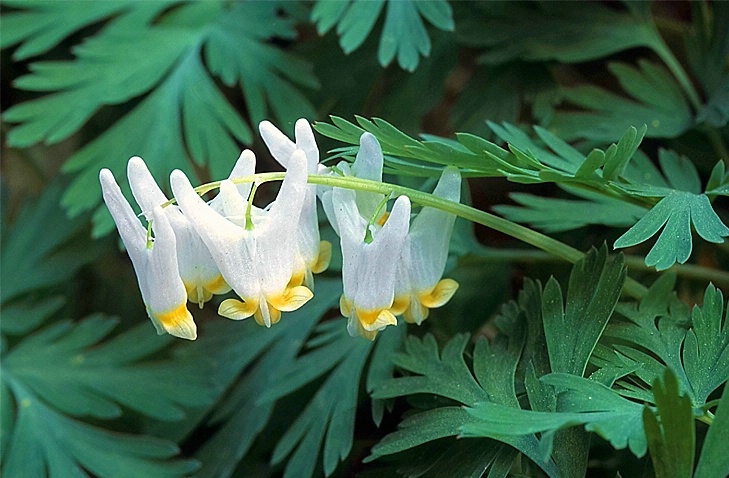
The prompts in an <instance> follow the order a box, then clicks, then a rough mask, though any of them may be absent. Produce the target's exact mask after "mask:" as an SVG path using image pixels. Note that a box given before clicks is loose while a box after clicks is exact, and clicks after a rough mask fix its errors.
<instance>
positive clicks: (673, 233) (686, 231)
mask: <svg viewBox="0 0 729 478" xmlns="http://www.w3.org/2000/svg"><path fill="white" fill-rule="evenodd" d="M691 224H693V226H694V228H695V229H696V232H698V233H699V235H700V236H701V237H702V238H703V239H704V240H706V241H708V242H714V243H721V242H724V239H723V238H724V237H725V236H729V228H728V227H726V226H725V225H724V223H723V222H722V221H721V219H719V216H717V215H716V212H715V211H714V209H713V208H712V206H711V202H709V198H708V197H707V196H706V195H705V194H693V193H690V192H684V191H673V192H671V193H670V194H668V195H667V196H666V197H664V198H663V199H661V200H660V201H659V202H658V204H656V205H655V206H654V207H653V209H651V210H650V211H648V212H647V213H646V215H645V216H643V218H641V220H640V221H638V222H637V223H636V224H635V225H634V226H633V227H631V228H630V229H628V231H627V232H625V234H623V235H622V236H620V237H619V238H618V239H617V240H616V241H615V244H614V247H615V248H616V249H617V248H623V247H630V246H634V245H636V244H640V243H641V242H644V241H646V240H648V239H649V238H651V237H652V236H653V235H654V234H656V233H657V232H658V230H659V229H661V228H662V227H664V225H665V227H664V229H663V232H662V233H661V235H660V236H659V237H658V240H657V241H656V243H655V245H654V246H653V248H652V249H651V251H650V252H649V253H648V255H647V256H646V258H645V263H646V265H649V266H655V267H656V269H657V270H663V269H668V268H669V267H671V266H672V265H673V264H675V263H676V262H679V263H681V264H683V263H684V262H686V261H687V260H688V258H689V256H690V255H691V248H692V241H691Z"/></svg>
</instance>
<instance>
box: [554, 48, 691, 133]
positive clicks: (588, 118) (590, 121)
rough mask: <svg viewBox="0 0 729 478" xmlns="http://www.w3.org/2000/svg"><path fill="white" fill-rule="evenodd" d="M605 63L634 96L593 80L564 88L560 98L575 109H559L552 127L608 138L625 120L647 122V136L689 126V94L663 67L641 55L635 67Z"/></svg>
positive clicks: (676, 130) (630, 122)
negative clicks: (616, 91) (684, 91)
mask: <svg viewBox="0 0 729 478" xmlns="http://www.w3.org/2000/svg"><path fill="white" fill-rule="evenodd" d="M608 69H609V70H610V73H612V74H613V75H614V76H615V77H616V79H617V81H618V83H619V84H620V86H621V87H622V88H623V89H624V90H625V91H626V92H627V93H628V94H629V95H630V96H631V97H632V98H631V99H627V98H624V97H622V96H620V95H617V94H615V93H612V92H610V91H608V90H606V89H604V88H600V87H597V86H593V85H582V86H576V87H574V88H563V89H562V90H561V91H560V95H561V97H562V100H563V101H564V102H566V103H567V104H569V105H570V106H571V108H570V109H571V110H575V109H577V111H570V109H566V110H564V111H559V112H557V114H556V115H555V116H554V120H553V121H552V122H551V123H550V125H549V126H550V129H551V130H552V131H553V132H554V133H556V134H557V135H559V136H560V137H562V138H563V139H565V140H567V141H570V140H574V139H578V138H591V139H595V140H598V141H611V140H612V139H613V138H615V137H617V136H618V135H620V133H621V132H623V131H625V128H627V127H629V126H632V125H635V124H646V125H648V129H647V131H646V135H647V136H648V137H649V138H651V137H661V138H675V137H676V136H679V135H680V134H682V133H683V132H685V131H686V130H688V129H689V128H691V127H692V126H693V115H692V112H691V108H690V106H689V103H688V100H687V99H686V97H685V95H684V94H683V91H682V90H681V87H680V86H679V85H678V84H677V83H676V80H674V78H673V76H671V74H670V73H669V72H668V71H667V70H666V69H665V68H663V67H661V66H659V65H657V64H655V63H651V62H648V61H646V60H641V61H639V62H638V68H634V67H632V66H630V65H626V64H623V63H609V64H608ZM586 125H590V126H587V127H586Z"/></svg>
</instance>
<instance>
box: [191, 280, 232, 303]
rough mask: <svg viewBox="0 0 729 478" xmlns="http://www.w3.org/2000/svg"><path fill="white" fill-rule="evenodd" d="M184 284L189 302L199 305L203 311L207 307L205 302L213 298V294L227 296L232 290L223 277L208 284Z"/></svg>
mask: <svg viewBox="0 0 729 478" xmlns="http://www.w3.org/2000/svg"><path fill="white" fill-rule="evenodd" d="M184 284H185V290H186V291H187V300H189V301H190V302H192V303H193V304H197V305H198V306H199V307H200V308H201V309H202V308H203V306H204V305H205V302H207V301H209V300H210V299H212V298H213V294H218V295H219V294H225V293H226V292H228V291H229V290H230V286H229V285H228V284H227V283H226V282H225V279H223V276H221V275H219V276H218V277H216V278H215V279H213V280H211V281H210V282H208V283H206V284H196V283H191V284H190V283H187V282H185V283H184Z"/></svg>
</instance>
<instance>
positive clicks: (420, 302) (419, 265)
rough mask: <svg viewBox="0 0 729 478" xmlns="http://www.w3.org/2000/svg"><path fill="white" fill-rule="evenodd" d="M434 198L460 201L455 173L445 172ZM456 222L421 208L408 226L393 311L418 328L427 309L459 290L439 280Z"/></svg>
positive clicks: (453, 283) (458, 177) (444, 214)
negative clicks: (398, 311) (396, 311)
mask: <svg viewBox="0 0 729 478" xmlns="http://www.w3.org/2000/svg"><path fill="white" fill-rule="evenodd" d="M433 194H434V195H435V196H438V197H441V198H443V199H448V200H450V201H455V202H458V201H460V200H461V174H460V173H459V172H458V169H456V168H453V167H449V168H446V169H445V170H444V171H443V174H442V175H441V177H440V180H439V181H438V184H437V185H436V187H435V190H434V191H433ZM455 220H456V216H455V214H449V213H447V212H445V211H441V210H439V209H435V208H432V207H424V208H423V209H422V210H421V211H420V213H419V214H418V216H417V217H416V218H415V219H414V220H413V223H412V225H411V226H410V233H409V234H408V237H407V239H406V241H405V245H404V246H403V252H402V256H401V258H400V263H399V267H398V279H397V282H396V286H395V308H396V309H398V310H403V311H404V312H403V317H404V318H405V320H406V321H407V322H411V323H416V324H418V325H420V324H421V322H422V321H423V320H425V319H426V318H428V314H429V312H430V309H432V308H436V307H441V306H443V305H445V304H446V303H447V302H448V301H449V300H450V299H451V297H453V294H455V292H456V290H457V289H458V282H456V281H454V280H453V279H441V277H442V276H443V271H444V269H445V265H446V261H447V260H448V246H449V244H450V242H451V233H452V232H453V224H454V223H455Z"/></svg>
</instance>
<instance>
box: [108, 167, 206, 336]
mask: <svg viewBox="0 0 729 478" xmlns="http://www.w3.org/2000/svg"><path fill="white" fill-rule="evenodd" d="M99 181H100V182H101V189H102V192H103V196H104V202H106V206H107V207H108V208H109V212H111V215H112V217H113V218H114V222H115V223H116V227H117V230H118V231H119V235H120V236H121V238H122V241H123V242H124V245H125V246H126V248H127V252H128V253H129V257H130V258H131V260H132V265H133V266H134V271H135V272H136V274H137V282H138V283H139V290H140V291H141V293H142V300H143V301H144V305H145V307H146V309H147V314H148V315H149V318H150V319H151V320H152V324H154V327H155V329H157V333H158V334H163V333H165V332H167V333H168V334H170V335H174V336H176V337H181V338H183V339H189V340H194V339H195V338H196V337H197V327H196V326H195V322H194V321H193V320H192V315H191V314H190V311H189V310H187V291H186V290H185V285H184V283H183V282H182V279H181V278H180V272H179V269H178V265H177V264H178V262H177V249H176V242H177V241H176V239H175V233H174V231H173V230H172V226H171V225H170V222H169V219H168V218H167V214H166V213H165V212H164V211H163V210H162V208H161V207H160V206H159V205H157V206H156V207H154V208H153V209H152V214H151V216H152V219H153V223H152V229H153V231H154V235H155V237H154V241H153V242H150V243H148V242H147V230H146V229H145V228H144V227H143V226H142V224H141V223H140V222H139V219H138V218H137V216H136V215H135V214H134V211H133V210H132V207H131V206H130V205H129V203H128V202H127V200H126V199H125V198H124V196H123V195H122V192H121V190H120V189H119V186H118V185H117V183H116V180H115V179H114V175H113V174H112V173H111V171H109V170H108V169H102V170H101V172H100V173H99Z"/></svg>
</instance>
